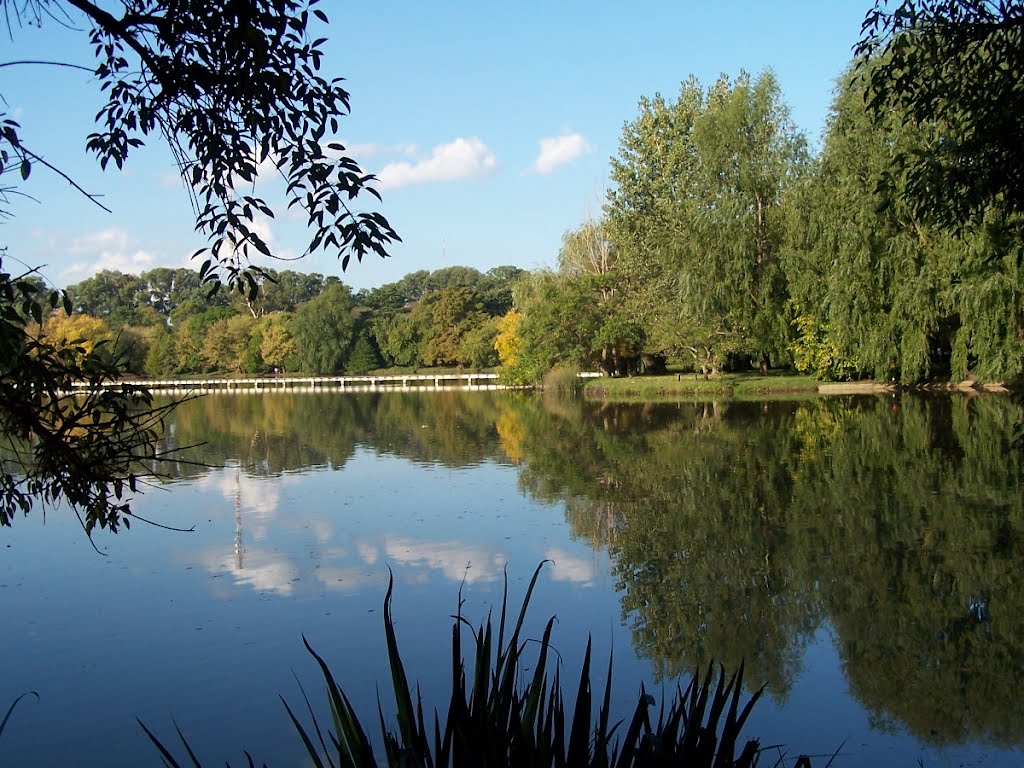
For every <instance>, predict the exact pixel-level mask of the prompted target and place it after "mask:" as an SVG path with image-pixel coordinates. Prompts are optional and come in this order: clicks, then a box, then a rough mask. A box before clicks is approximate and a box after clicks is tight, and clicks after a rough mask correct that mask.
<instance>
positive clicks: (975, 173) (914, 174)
mask: <svg viewBox="0 0 1024 768" xmlns="http://www.w3.org/2000/svg"><path fill="white" fill-rule="evenodd" d="M888 6H889V3H888V2H887V0H876V3H875V5H874V8H873V9H872V10H871V11H870V12H868V14H867V16H866V17H865V19H864V24H863V27H862V37H861V40H860V42H859V43H858V44H857V46H856V49H855V50H856V53H857V56H858V57H859V68H860V74H861V76H862V77H863V78H864V79H865V80H866V82H867V83H868V84H869V88H867V89H866V92H865V96H866V99H867V103H868V106H869V107H870V109H871V111H872V112H873V114H874V115H875V117H876V119H878V120H885V119H886V115H888V114H889V113H890V112H892V111H893V110H895V111H897V112H898V113H900V114H901V115H905V116H906V119H908V120H910V121H913V122H914V123H916V124H918V125H921V126H926V127H927V128H928V141H927V142H926V143H925V144H924V145H923V146H921V147H918V148H917V149H916V150H915V151H913V152H910V153H906V154H902V155H900V156H899V157H898V158H897V160H898V163H897V165H896V168H895V171H896V172H897V173H899V174H901V175H903V176H904V177H905V183H906V189H905V193H904V194H905V195H906V199H907V201H908V202H909V203H910V205H911V206H912V207H913V208H914V211H915V213H916V214H917V215H918V216H921V217H923V218H928V219H930V220H933V221H935V222H937V223H939V224H942V225H944V226H953V227H959V226H962V225H963V224H965V223H966V222H968V221H972V220H973V221H977V220H979V219H980V218H981V217H982V216H983V215H984V213H985V211H986V210H988V209H989V208H990V207H992V206H996V207H997V208H1000V209H1002V210H1003V211H1005V212H1006V213H1009V214H1021V213H1024V144H1022V143H1021V141H1020V125H1021V123H1022V122H1024V5H1022V4H1021V3H1020V2H1018V1H1017V0H900V1H899V2H897V3H895V7H893V8H892V9H890V8H889V7H888Z"/></svg>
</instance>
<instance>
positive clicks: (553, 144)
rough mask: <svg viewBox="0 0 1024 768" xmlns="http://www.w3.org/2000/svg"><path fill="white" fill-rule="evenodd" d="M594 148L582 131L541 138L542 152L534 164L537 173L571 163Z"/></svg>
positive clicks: (544, 172) (546, 172) (545, 172)
mask: <svg viewBox="0 0 1024 768" xmlns="http://www.w3.org/2000/svg"><path fill="white" fill-rule="evenodd" d="M592 151H593V149H592V147H591V146H590V144H589V143H588V142H587V140H586V139H585V138H584V137H583V134H581V133H567V134H565V135H564V136H556V137H554V138H549V139H541V140H540V154H539V155H537V161H536V162H535V163H534V164H533V167H534V170H536V171H537V173H543V174H548V173H551V172H552V171H553V170H555V168H557V167H558V166H560V165H565V164H567V163H571V162H572V161H573V160H575V159H576V158H578V157H581V156H582V155H586V154H589V153H590V152H592Z"/></svg>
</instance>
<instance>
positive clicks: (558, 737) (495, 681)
mask: <svg viewBox="0 0 1024 768" xmlns="http://www.w3.org/2000/svg"><path fill="white" fill-rule="evenodd" d="M543 565H544V563H541V565H539V566H538V567H537V570H536V571H535V572H534V574H533V578H532V579H531V581H530V584H529V587H528V588H527V591H526V595H525V597H524V599H523V603H522V606H521V608H520V610H519V614H518V617H517V619H516V621H515V625H514V626H511V625H507V623H506V619H507V618H508V616H507V613H506V607H507V605H508V582H507V579H506V583H505V593H504V597H503V600H502V605H501V612H500V616H499V617H498V628H497V632H495V628H494V623H493V621H492V617H491V616H490V615H489V616H488V617H487V620H486V621H485V622H483V623H482V624H480V625H479V626H478V627H476V628H474V627H473V625H472V624H470V622H469V621H468V620H467V619H466V618H465V617H464V616H463V615H462V604H463V601H462V595H461V593H460V595H459V607H458V611H457V612H456V614H455V616H454V617H453V618H454V623H453V626H452V634H451V649H452V653H451V661H452V669H451V673H452V691H451V698H450V701H449V704H448V707H447V712H446V713H445V714H444V717H443V719H442V716H441V714H440V713H438V712H436V711H435V712H434V713H433V717H425V716H424V712H423V703H422V697H421V695H420V690H419V688H418V687H417V688H416V689H415V691H414V690H413V689H412V688H411V687H410V685H409V679H408V676H407V674H406V671H405V667H404V665H403V663H402V658H401V654H400V653H399V649H398V641H397V639H396V637H395V631H394V622H393V620H392V614H391V599H392V591H393V586H394V585H393V581H392V582H391V583H389V584H388V591H387V595H386V596H385V598H384V634H385V640H386V648H387V653H388V661H389V663H390V667H391V687H392V692H393V695H394V703H395V709H396V713H397V715H396V717H395V724H394V725H391V726H389V725H388V723H387V722H386V721H385V717H384V712H383V709H382V708H381V706H380V704H379V703H378V708H377V713H376V714H375V716H371V719H372V720H375V721H376V722H377V723H379V727H380V733H381V737H382V743H383V746H384V754H383V756H382V757H380V758H378V755H376V754H375V753H374V750H373V744H372V742H371V740H370V738H369V737H368V736H367V727H366V725H365V723H366V722H369V721H363V720H360V718H359V716H358V715H357V713H356V711H355V709H354V708H353V706H352V704H351V702H350V701H349V699H348V697H347V696H346V695H345V692H344V690H343V689H342V687H341V686H340V685H339V684H338V682H337V679H336V678H335V676H334V674H333V673H332V671H331V669H330V668H329V666H328V665H327V663H326V662H325V661H324V659H323V658H322V657H321V656H320V655H319V654H318V653H317V652H316V651H315V650H313V648H312V647H311V646H310V645H309V643H308V642H306V641H305V638H303V641H304V642H305V643H306V648H307V649H308V650H309V653H310V654H311V655H312V657H313V659H314V660H315V661H316V663H317V666H318V667H319V669H320V673H321V676H322V678H323V682H324V685H325V687H326V692H327V701H328V707H329V710H330V719H329V721H323V720H321V719H320V718H318V717H317V715H316V714H315V712H314V709H313V706H312V704H311V702H310V699H309V697H308V696H307V694H306V692H305V690H302V698H303V705H304V706H303V708H302V710H304V711H302V710H299V711H297V710H296V708H293V707H292V705H290V704H289V703H288V702H287V701H285V700H284V699H283V698H282V702H283V703H284V707H285V710H286V712H287V716H288V719H289V720H290V722H291V725H292V727H293V728H294V730H295V732H296V734H297V735H298V737H299V739H300V740H301V741H302V743H303V744H304V745H305V748H306V751H307V753H308V755H309V760H310V765H312V766H314V768H377V766H389V767H391V768H399V767H402V768H404V767H405V766H416V767H417V768H449V767H451V768H464V767H465V768H469V767H470V766H472V767H473V768H499V767H505V766H550V767H551V768H577V766H579V767H581V768H634V767H635V768H647V767H648V766H670V765H671V766H688V767H690V768H750V767H751V766H753V765H755V764H756V763H757V760H758V757H759V756H760V755H761V750H760V747H759V744H758V741H757V740H756V739H751V740H747V741H745V742H743V741H741V739H740V731H741V729H742V728H743V725H744V723H745V722H746V720H747V717H748V716H749V714H750V711H751V709H752V707H753V706H754V704H755V703H756V702H757V700H758V699H759V698H760V696H761V690H758V691H756V692H755V693H754V694H753V695H752V696H751V697H750V698H749V699H747V700H746V702H745V703H741V696H742V689H743V669H742V666H741V667H740V669H739V670H737V671H736V672H735V673H734V674H733V675H731V676H727V675H726V673H725V671H724V670H719V671H718V673H717V675H716V674H715V671H714V668H713V667H709V668H708V670H707V672H706V673H705V674H704V675H703V676H701V675H699V674H694V676H693V678H692V679H691V680H690V683H689V685H687V687H686V688H685V689H683V688H681V687H677V688H676V690H675V692H674V694H673V695H672V697H671V700H670V701H669V702H668V705H667V707H666V704H665V702H664V699H663V701H662V704H661V705H660V706H659V707H658V709H657V714H656V716H654V715H655V713H654V708H655V700H654V697H653V696H651V695H649V694H648V693H647V691H646V690H645V689H644V688H643V686H641V687H640V691H639V695H638V699H637V704H636V707H635V708H634V710H633V712H632V714H631V715H630V717H629V718H628V719H623V720H617V721H614V722H613V721H612V719H611V712H610V709H611V678H612V659H611V658H609V660H608V670H607V683H606V685H605V688H604V691H603V693H602V694H601V695H600V696H599V697H595V692H594V691H593V690H592V688H591V680H590V665H591V652H590V650H591V649H590V641H589V640H588V642H587V648H586V653H585V655H584V659H583V665H582V668H581V669H580V671H579V677H578V682H577V683H576V686H575V694H574V696H573V698H572V700H571V701H569V702H567V700H566V699H565V698H564V697H563V685H562V678H561V669H560V665H559V664H558V663H555V664H554V665H553V669H552V668H551V666H552V665H549V659H550V657H551V655H552V654H554V651H553V649H552V646H551V633H552V629H553V626H554V623H555V619H554V617H552V618H551V619H550V620H549V621H548V622H547V624H546V626H545V628H544V631H543V635H542V637H541V639H540V640H539V641H531V640H529V639H527V638H524V637H523V634H522V631H523V623H524V621H525V618H526V611H527V607H528V605H529V602H530V597H531V595H532V594H533V590H534V587H535V586H536V583H537V578H538V576H539V575H540V571H541V568H542V567H543ZM507 629H510V630H511V632H510V634H509V635H508V636H507V639H506V630H507ZM467 638H468V640H467ZM464 640H467V644H468V646H469V648H470V653H469V654H468V657H467V655H466V654H464V650H463V642H464ZM527 648H529V649H530V653H529V654H528V656H527V655H526V651H527ZM300 689H301V684H300ZM595 704H596V705H597V710H596V714H595V711H594V706H595ZM140 725H142V727H143V729H144V730H145V732H146V734H147V735H148V737H149V738H150V740H151V741H152V742H153V744H154V745H155V746H156V748H157V750H158V751H159V752H160V755H161V756H162V758H163V760H164V762H165V764H166V765H167V766H169V767H170V768H185V766H191V767H192V768H202V765H203V764H202V762H201V761H200V760H199V758H198V757H197V755H196V754H195V753H194V751H193V750H192V748H191V747H190V746H189V744H188V741H187V739H186V738H185V736H184V734H182V733H181V731H180V730H178V731H177V734H178V738H179V740H180V741H181V748H182V749H183V750H184V753H185V755H186V757H187V760H184V759H183V762H179V761H178V759H177V758H176V757H175V756H174V754H173V753H172V751H171V749H170V748H169V747H167V746H166V745H165V744H164V743H163V742H162V741H161V740H160V739H159V738H158V737H157V736H156V735H155V734H154V733H153V732H152V731H151V730H150V729H149V728H147V727H146V726H145V725H144V724H142V723H141V721H140ZM245 756H246V761H247V763H246V764H247V765H249V766H255V762H254V760H253V758H252V757H251V756H250V755H249V754H248V753H245ZM782 764H783V757H782V756H780V757H779V758H778V759H777V761H776V762H775V763H774V765H776V766H781V765H782ZM795 765H796V766H798V767H800V768H805V767H809V766H810V761H809V760H808V758H806V757H804V756H801V757H800V758H798V759H797V760H796V763H795ZM229 768H230V765H229Z"/></svg>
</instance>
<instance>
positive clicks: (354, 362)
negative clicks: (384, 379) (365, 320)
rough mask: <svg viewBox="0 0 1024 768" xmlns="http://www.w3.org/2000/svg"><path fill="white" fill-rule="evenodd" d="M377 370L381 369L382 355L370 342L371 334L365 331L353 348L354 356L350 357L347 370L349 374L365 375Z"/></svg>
mask: <svg viewBox="0 0 1024 768" xmlns="http://www.w3.org/2000/svg"><path fill="white" fill-rule="evenodd" d="M377 368H380V355H378V354H377V350H376V348H375V347H374V345H373V341H371V340H370V334H369V332H368V331H366V330H365V329H364V330H363V332H362V333H360V334H359V337H358V338H357V339H356V343H355V344H354V345H353V347H352V354H350V355H349V356H348V365H347V366H346V370H347V371H348V372H349V373H355V374H363V373H369V372H370V371H372V370H375V369H377Z"/></svg>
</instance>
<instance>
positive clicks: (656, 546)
mask: <svg viewBox="0 0 1024 768" xmlns="http://www.w3.org/2000/svg"><path fill="white" fill-rule="evenodd" d="M1019 417H1020V409H1019V408H1018V407H1017V406H1015V405H1014V404H1013V403H1012V402H1011V401H1010V400H1008V399H1006V398H998V397H975V398H963V397H959V396H956V397H937V398H910V397H906V398H903V399H902V401H899V402H896V401H891V400H888V399H885V398H843V399H815V400H808V401H803V402H787V401H777V402H768V403H745V402H738V403H728V404H726V403H692V402H691V403H681V404H659V405H651V404H648V405H635V406H634V405H608V404H594V403H585V402H581V401H571V400H569V401H566V400H558V399H552V398H544V397H537V396H528V395H509V394H491V393H476V392H470V393H466V392H441V393H432V394H430V395H426V396H425V395H416V396H405V395H401V394H396V393H386V394H379V395H375V394H365V395H343V396H341V395H332V394H316V395H288V394H267V395H264V396H260V397H256V396H244V395H239V396H235V397H232V398H231V399H230V406H226V404H225V400H224V398H223V397H218V396H213V397H207V398H204V399H202V400H200V401H199V402H198V403H194V404H190V405H189V407H187V408H182V409H181V410H180V411H179V412H178V413H176V414H175V416H174V419H173V423H172V425H171V430H172V432H171V433H170V434H169V436H168V441H169V442H172V443H174V444H177V445H188V444H193V443H204V446H203V448H202V453H201V457H202V458H203V459H204V460H205V461H207V462H209V463H211V464H224V463H227V462H229V461H232V462H233V461H238V462H239V463H240V465H241V466H242V468H243V470H244V471H245V472H246V473H249V474H254V475H273V474H278V473H285V472H291V471H300V470H303V469H306V468H309V467H341V466H344V465H345V463H346V462H347V461H349V460H350V458H351V457H352V456H353V455H354V452H355V451H356V449H357V448H359V447H361V448H364V449H369V450H372V451H375V452H377V453H378V454H382V455H384V454H387V455H395V456H400V457H403V458H407V459H411V460H413V461H416V462H428V463H434V464H441V465H443V466H449V467H453V468H454V467H463V466H469V465H475V464H479V463H481V462H486V461H493V462H504V463H512V464H516V465H518V466H519V472H520V476H519V482H520V486H521V488H522V490H523V491H524V492H526V493H528V494H529V495H530V496H532V497H534V498H536V499H538V500H542V501H548V502H559V503H562V504H563V505H564V509H565V514H566V517H567V519H568V521H569V522H570V524H571V526H572V529H573V532H574V535H575V536H576V537H577V538H579V539H581V540H584V541H586V542H588V543H589V544H590V545H591V546H593V547H594V548H595V549H596V550H599V549H605V548H606V549H607V550H608V552H609V554H610V557H611V564H612V570H613V574H614V577H615V579H616V581H617V588H618V590H619V593H620V598H621V604H622V617H623V621H624V622H626V623H628V625H629V626H630V627H631V630H632V634H633V640H634V644H635V646H636V649H637V651H638V652H639V653H641V654H642V655H644V656H646V657H648V658H650V659H651V660H652V662H653V663H654V664H655V667H656V669H657V670H658V671H659V672H660V673H661V674H663V675H666V676H672V675H677V674H680V673H687V672H689V671H691V670H692V669H693V668H694V667H696V666H701V665H704V664H706V663H707V662H708V661H709V660H711V659H715V660H717V661H720V662H722V663H724V664H725V665H726V666H728V667H733V668H734V667H736V666H737V665H738V664H739V663H740V661H741V660H745V661H746V667H747V675H748V679H749V682H750V683H751V684H752V685H759V684H761V683H766V684H767V685H768V688H769V691H770V693H771V694H772V695H773V696H775V697H777V698H785V697H786V695H787V693H788V691H789V690H790V689H791V687H792V686H793V684H794V682H795V681H796V679H797V677H798V675H799V673H800V663H801V658H802V655H803V651H804V648H805V646H806V644H807V643H808V642H809V641H810V640H811V639H812V638H813V637H814V634H815V632H816V631H817V630H818V629H819V628H821V627H822V626H827V627H830V628H831V630H832V632H833V634H834V638H835V643H836V645H837V648H838V651H839V654H840V657H841V659H842V661H843V664H844V667H845V675H846V678H847V680H848V683H849V686H850V689H851V691H852V692H853V694H854V695H855V696H856V697H857V698H858V699H859V700H860V702H861V703H862V704H863V705H864V706H865V707H866V708H867V709H868V710H869V712H870V713H871V715H872V717H873V719H874V720H875V721H876V723H877V724H878V725H880V726H881V727H906V728H907V729H908V730H910V731H911V732H912V733H913V734H914V735H915V736H916V737H917V738H918V739H921V740H923V741H925V742H931V743H953V742H961V741H965V740H981V741H989V742H993V743H996V744H999V745H1002V746H1009V745H1019V744H1021V743H1022V742H1024V725H1022V724H1024V703H1022V700H1021V697H1020V695H1019V675H1018V673H1017V669H1018V668H1019V663H1020V659H1022V658H1024V594H1022V588H1024V587H1022V580H1021V579H1019V578H1017V571H1018V570H1019V567H1020V564H1021V563H1022V562H1024V538H1022V534H1024V494H1022V493H1021V491H1022V479H1024V473H1022V461H1021V455H1020V453H1019V452H1018V451H1016V450H1014V449H1012V448H1011V441H1012V437H1013V424H1014V421H1015V419H1017V418H1019ZM172 471H173V472H177V473H178V474H179V476H190V475H194V474H196V473H199V472H203V471H204V470H203V469H202V468H197V467H192V466H189V465H184V464H183V465H181V466H179V467H175V468H172Z"/></svg>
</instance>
